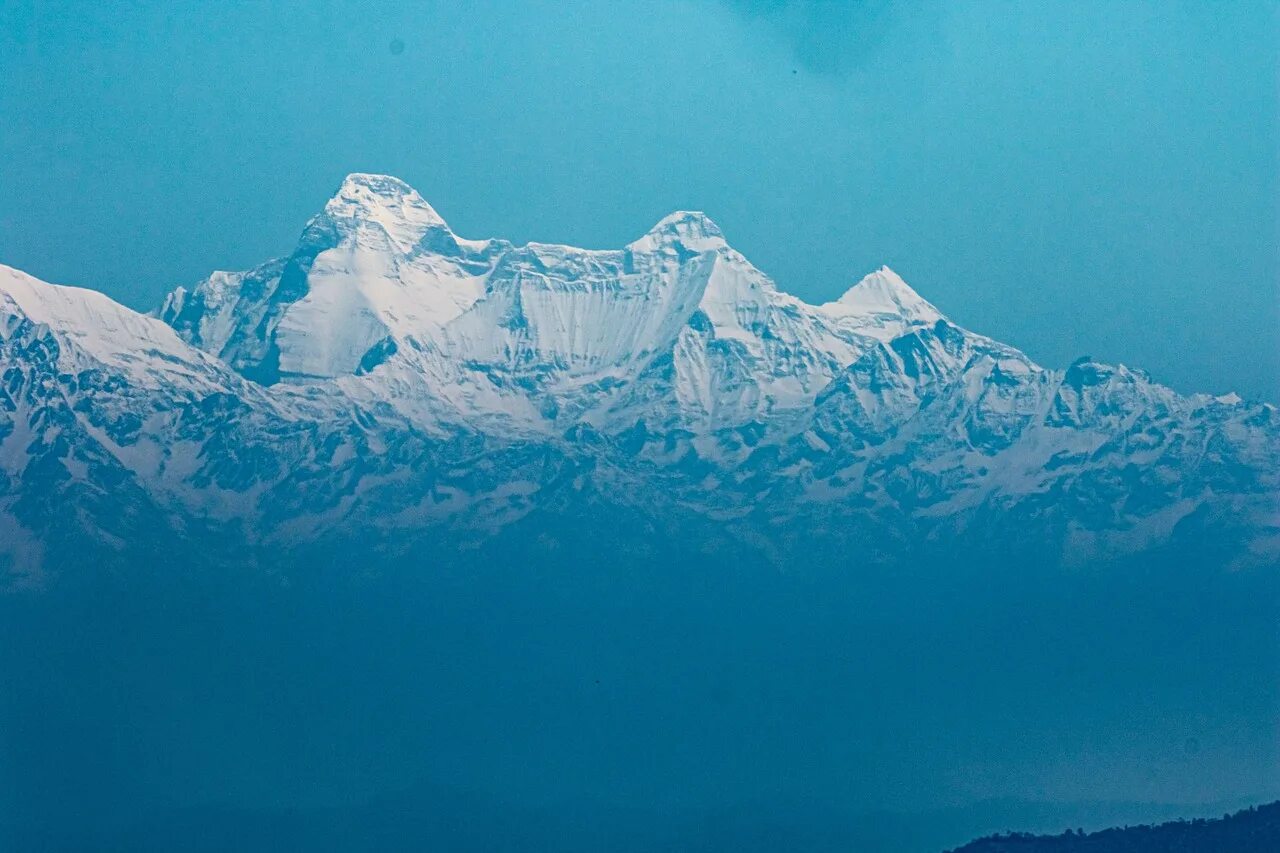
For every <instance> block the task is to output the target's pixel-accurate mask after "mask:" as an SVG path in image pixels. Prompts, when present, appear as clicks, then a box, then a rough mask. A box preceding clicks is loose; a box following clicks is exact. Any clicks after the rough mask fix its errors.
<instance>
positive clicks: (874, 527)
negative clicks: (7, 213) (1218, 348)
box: [0, 174, 1280, 586]
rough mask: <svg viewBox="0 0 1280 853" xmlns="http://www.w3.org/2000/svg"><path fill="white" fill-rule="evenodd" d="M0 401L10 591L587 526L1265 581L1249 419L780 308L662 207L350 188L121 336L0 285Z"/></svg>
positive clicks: (1262, 474)
mask: <svg viewBox="0 0 1280 853" xmlns="http://www.w3.org/2000/svg"><path fill="white" fill-rule="evenodd" d="M0 377H2V384H0V532H3V535H2V536H0V571H2V572H3V573H4V577H5V578H6V582H7V583H8V584H10V585H14V586H26V585H33V586H40V585H42V584H45V583H47V582H49V581H50V580H51V579H52V578H57V577H61V576H65V575H67V574H68V573H69V572H73V571H74V570H73V569H72V568H71V567H72V566H74V565H78V564H82V563H84V562H85V561H86V559H87V558H86V555H87V554H94V555H98V556H97V557H95V560H96V563H97V564H98V565H113V566H128V565H136V564H138V563H139V562H140V561H142V562H145V561H146V560H147V559H148V557H147V555H148V554H154V553H156V552H163V553H168V554H180V553H186V552H189V551H190V550H191V546H190V545H189V544H184V543H190V542H193V541H201V542H208V541H218V542H224V543H229V544H227V545H226V547H227V548H228V549H229V550H233V551H235V552H236V553H238V554H240V555H243V556H245V558H246V559H258V560H265V559H267V558H268V557H270V559H276V558H277V557H278V555H279V554H281V553H282V552H293V553H297V554H299V555H302V554H308V553H310V554H314V553H316V551H315V549H318V548H323V546H324V543H326V542H333V541H339V540H340V541H347V542H351V541H361V542H365V543H368V547H369V548H370V549H373V550H389V551H391V552H396V551H399V550H403V549H406V548H414V547H417V546H418V545H421V544H422V543H435V546H436V547H444V544H445V543H447V544H448V545H449V546H450V547H454V546H457V547H471V546H473V545H476V544H477V543H483V542H484V541H485V540H486V539H488V538H491V537H494V536H497V535H499V534H500V533H502V532H503V531H511V530H517V529H525V528H521V527H520V525H526V526H527V528H528V529H529V530H534V531H536V530H539V529H554V528H555V527H556V525H557V524H570V523H577V522H571V521H569V520H570V519H580V518H581V517H582V515H583V513H584V512H589V515H590V517H591V518H593V519H597V520H598V519H622V518H627V519H630V520H631V522H628V523H632V522H633V523H634V524H635V525H636V527H635V529H636V530H639V531H642V532H641V533H640V534H637V535H639V536H641V537H642V538H643V537H646V536H666V535H674V531H680V533H679V535H682V536H687V537H692V538H693V539H695V540H697V541H705V542H706V543H707V545H706V547H709V548H731V549H732V548H749V549H752V550H754V551H756V552H758V553H763V554H773V555H779V554H786V553H792V552H794V549H796V548H803V549H806V550H807V551H810V552H814V553H826V554H829V555H831V558H832V559H847V558H848V555H850V554H857V555H859V559H862V560H864V561H869V562H874V561H875V560H876V559H878V557H877V555H879V556H880V557H883V556H884V555H885V554H889V553H893V552H895V551H897V552H902V551H903V550H904V549H905V550H910V549H912V548H915V547H931V548H936V549H939V550H941V551H945V550H946V549H948V548H955V547H964V546H965V545H966V543H967V544H968V545H976V544H978V543H984V544H985V545H989V544H990V543H992V542H1004V543H1009V544H1010V547H1014V546H1016V547H1029V546H1028V545H1027V543H1034V546H1035V547H1036V548H1037V549H1038V552H1043V554H1042V555H1043V557H1044V558H1045V559H1048V560H1052V561H1055V562H1058V563H1063V564H1071V563H1078V562H1085V561H1087V560H1089V559H1092V558H1094V557H1098V556H1107V555H1114V554H1124V553H1137V552H1143V551H1150V550H1151V549H1159V548H1183V549H1185V548H1186V547H1189V543H1194V544H1195V547H1209V546H1211V547H1212V548H1214V549H1215V553H1217V554H1218V557H1219V558H1220V559H1221V561H1222V563H1223V565H1227V566H1244V565H1252V564H1258V563H1269V562H1274V561H1275V560H1276V559H1277V557H1280V514H1278V513H1277V496H1278V495H1280V415H1278V414H1277V411H1276V407H1275V406H1274V405H1272V404H1270V403H1265V402H1256V401H1244V400H1241V399H1239V398H1238V397H1236V396H1235V395H1224V396H1211V395H1207V394H1193V395H1182V394H1178V393H1175V392H1174V391H1172V390H1170V389H1169V388H1166V387H1164V386H1162V385H1160V384H1158V383H1156V382H1155V381H1153V380H1152V379H1151V377H1149V376H1148V375H1147V374H1146V373H1144V372H1142V371H1140V370H1136V369H1131V368H1128V367H1124V366H1112V365H1106V364H1101V363H1097V362H1095V361H1093V360H1091V359H1089V358H1082V359H1080V360H1078V361H1077V362H1075V363H1074V364H1072V365H1070V366H1068V367H1066V368H1065V369H1052V368H1046V367H1042V366H1040V365H1038V364H1036V363H1034V362H1033V361H1031V359H1029V358H1028V357H1027V356H1026V355H1024V354H1023V353H1021V352H1019V351H1018V350H1016V349H1014V348H1012V347H1009V346H1006V345H1004V344H1001V343H999V342H997V341H994V340H991V339H989V338H987V337H984V336H982V335H980V334H977V333H975V332H971V331H969V330H967V329H964V328H961V327H960V326H958V325H956V324H955V323H953V322H951V321H950V320H949V319H947V318H946V317H945V316H944V315H943V314H942V313H941V312H940V311H939V310H938V309H937V308H936V307H934V306H933V305H931V304H930V303H929V302H928V301H926V300H925V299H924V298H922V297H921V296H920V295H919V294H917V293H916V292H915V291H914V290H912V288H911V287H910V286H909V285H908V284H907V283H906V282H904V281H903V280H902V279H901V278H900V277H899V276H898V275H897V274H896V273H894V272H893V271H892V270H890V269H888V268H881V269H879V270H876V271H874V272H872V273H870V274H869V275H867V276H865V277H864V278H862V279H861V280H860V281H858V282H857V283H856V284H854V285H853V286H852V287H850V288H849V290H848V291H847V292H846V293H844V294H843V295H842V296H841V297H840V298H838V299H836V300H834V301H832V302H828V303H825V304H821V305H811V304H808V303H806V302H804V301H802V300H800V299H798V298H796V297H794V296H792V295H790V294H788V293H786V292H784V291H782V290H779V289H778V287H777V286H776V285H775V284H774V282H773V281H771V280H770V279H769V277H768V276H767V275H765V274H764V273H763V272H761V271H760V270H758V269H757V268H756V267H754V266H753V265H752V264H751V263H750V262H749V261H748V260H747V259H746V258H745V257H744V256H743V255H742V254H740V253H739V252H737V251H736V250H735V249H733V248H732V247H731V246H730V245H729V243H728V242H727V241H726V239H725V236H724V234H723V233H722V232H721V230H720V229H719V227H718V226H717V225H716V224H715V223H714V222H712V221H711V219H710V218H708V217H707V216H706V215H704V214H702V213H699V212H692V211H680V212H676V213H673V214H671V215H669V216H667V217H665V218H663V219H662V220H661V221H660V222H658V223H657V224H656V225H655V226H654V227H653V228H652V229H651V230H650V231H649V232H648V233H646V234H644V235H643V236H641V237H639V238H638V239H637V240H635V241H634V242H632V243H630V244H628V245H627V246H625V247H624V248H622V249H615V250H587V249H579V248H574V247H571V246H562V245H551V244H542V243H529V244H526V245H520V246H518V245H513V244H512V243H510V242H508V241H504V240H499V239H484V240H473V239H465V238H462V237H459V236H458V235H456V234H454V233H453V231H452V230H451V229H450V227H449V226H448V224H447V223H446V222H445V220H444V219H443V218H442V217H441V216H440V215H439V214H438V213H437V212H436V211H435V210H434V209H433V208H432V207H431V205H430V204H428V203H427V201H426V200H425V199H423V197H422V196H421V195H420V194H419V193H418V192H417V191H415V190H414V189H412V188H411V187H409V186H408V185H407V184H405V183H403V182H402V181H400V180H398V179H396V178H393V177H389V176H383V175H371V174H352V175H350V176H348V177H347V178H346V180H345V181H343V183H342V184H341V186H340V188H339V189H338V191H337V192H336V193H335V194H334V196H333V197H332V198H331V199H330V200H329V201H328V203H327V204H325V206H324V208H323V210H321V212H320V213H318V214H317V215H316V216H314V217H313V218H312V219H311V220H310V221H309V222H308V223H307V224H306V226H305V228H304V229H303V231H302V234H301V236H300V238H299V241H298V244H297V246H296V247H295V248H294V249H293V251H292V252H291V253H290V254H288V255H287V256H283V257H280V258H275V259H270V260H267V261H265V262H264V263H262V264H260V265H258V266H256V267H254V268H252V269H250V270H245V271H238V272H222V271H220V272H215V273H213V274H211V275H210V276H209V277H208V278H206V279H204V280H203V281H200V282H198V283H196V284H194V285H192V286H189V287H178V288H176V289H174V290H173V291H172V292H171V293H170V294H169V295H168V297H167V298H166V299H165V300H164V302H163V304H162V305H161V306H160V307H159V308H158V309H156V310H155V311H154V312H153V313H152V314H150V315H142V314H139V313H136V312H134V311H131V310H129V309H127V308H125V307H123V306H121V305H119V304H117V303H115V302H113V301H112V300H110V299H109V298H108V297H106V296H105V295H103V294H100V293H96V292H93V291H89V290H83V289H79V288H74V287H64V286H57V285H52V284H47V283H44V282H41V281H38V280H36V279H34V278H32V277H30V276H28V275H25V274H24V273H22V272H19V271H17V270H13V269H10V268H8V267H0ZM588 508H589V509H588ZM553 519H559V521H553ZM593 523H598V522H593ZM607 523H609V522H606V524H607ZM1206 543H1209V545H1206ZM200 550H203V546H202V548H201V549H200ZM253 555H257V556H253ZM190 558H191V559H196V558H197V556H196V555H190Z"/></svg>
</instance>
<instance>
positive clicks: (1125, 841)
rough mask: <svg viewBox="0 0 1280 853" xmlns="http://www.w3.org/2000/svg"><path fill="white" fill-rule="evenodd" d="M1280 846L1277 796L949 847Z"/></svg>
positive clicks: (976, 851) (1036, 850)
mask: <svg viewBox="0 0 1280 853" xmlns="http://www.w3.org/2000/svg"><path fill="white" fill-rule="evenodd" d="M1276 850H1280V802H1275V803H1270V804H1269V805H1265V806H1256V807H1252V808H1247V809H1244V810H1243V811H1238V812H1236V813H1235V814H1231V815H1224V816H1223V817H1221V818H1217V819H1203V818H1201V819H1196V820H1178V821H1173V822H1171V823H1162V824H1160V825H1158V826H1126V827H1124V828H1122V829H1121V828H1117V829H1104V830H1102V831H1100V832H1090V833H1084V832H1077V831H1074V830H1067V831H1066V832H1064V833H1063V834H1061V835H1030V834H1028V833H1021V832H1018V833H1010V834H1006V835H994V836H991V837H989V838H982V839H979V840H977V841H971V842H969V843H968V844H966V845H965V846H963V847H959V848H957V849H955V850H953V851H950V853H1157V851H1158V853H1273V851H1276Z"/></svg>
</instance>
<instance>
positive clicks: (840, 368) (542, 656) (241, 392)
mask: <svg viewBox="0 0 1280 853" xmlns="http://www.w3.org/2000/svg"><path fill="white" fill-rule="evenodd" d="M1278 490H1280V413H1278V412H1277V410H1276V408H1275V407H1274V406H1272V405H1270V404H1267V403H1258V402H1247V401H1243V400H1240V399H1239V398H1237V397H1235V396H1234V395H1227V396H1209V395H1204V394H1197V395H1191V396H1184V395H1181V394H1178V393H1175V392H1174V391H1172V390H1170V389H1168V388H1165V387H1163V386H1161V385H1159V384H1157V383H1155V382H1154V381H1152V379H1151V378H1150V377H1148V376H1147V374H1145V373H1143V372H1141V371H1139V370H1135V369H1131V368H1127V367H1121V366H1112V365H1107V364H1101V363H1098V362H1095V361H1092V360H1090V359H1081V360H1079V361H1077V362H1075V363H1073V364H1071V365H1069V366H1066V367H1065V369H1057V368H1051V367H1043V366H1040V365H1037V364H1035V363H1034V362H1032V361H1031V360H1030V359H1029V358H1027V357H1026V356H1025V355H1023V354H1022V353H1021V352H1019V351H1018V350H1016V349H1013V348H1011V347H1009V346H1006V345H1004V344H1001V343H998V342H996V341H993V340H991V339H989V338H986V337H983V336H981V335H979V334H976V333H974V332H971V331H968V330H966V329H964V328H961V327H960V326H958V325H956V324H955V323H953V322H951V321H950V320H948V319H947V318H946V317H945V316H943V315H942V313H941V312H940V311H939V310H938V309H937V308H935V307H934V306H933V305H931V304H930V303H929V302H927V301H925V300H924V299H923V298H922V297H921V296H920V295H918V294H917V293H916V292H915V291H913V290H912V289H911V288H910V287H909V286H908V285H907V284H906V283H905V282H903V280H902V279H901V278H899V277H898V276H897V275H896V274H894V273H893V272H892V271H890V270H888V269H879V270H877V271H874V272H872V273H871V274H870V275H867V276H866V277H865V278H862V279H861V280H860V281H857V283H855V284H854V285H853V286H852V287H850V288H849V290H848V291H847V292H846V293H844V294H843V295H842V296H840V297H839V298H838V299H835V300H834V301H831V302H828V303H825V304H821V305H810V304H806V303H805V302H803V301H801V300H799V299H797V298H795V297H793V296H790V295H788V294H787V293H785V292H782V291H780V290H779V289H777V288H776V287H775V286H774V284H773V282H771V281H770V280H769V278H768V277H767V276H766V275H764V274H763V273H762V272H760V271H759V270H757V269H756V268H755V267H753V266H752V265H751V264H750V263H749V262H748V261H747V260H746V258H744V257H743V256H742V255H741V254H739V253H738V252H736V251H735V250H734V249H733V248H731V247H730V245H729V244H728V243H727V242H726V240H725V237H724V235H723V234H722V233H721V232H720V229H719V228H718V227H717V226H716V225H715V224H714V223H713V222H712V221H711V220H710V219H708V218H707V217H706V216H704V215H702V214H699V213H689V212H681V213H675V214H672V215H670V216H668V217H666V218H664V219H663V220H662V221H660V222H659V223H657V225H655V226H654V227H653V229H652V230H650V231H649V232H648V233H646V234H644V235H643V236H641V237H640V238H639V239H637V240H635V241H634V242H632V243H630V244H629V245H627V246H626V247H624V248H622V249H617V250H610V251H588V250H583V249H575V248H572V247H568V246H557V245H546V244H537V243H532V244H528V245H524V246H515V245H512V244H510V243H507V242H504V241H501V240H469V239H464V238H462V237H459V236H457V235H456V234H454V233H453V231H452V230H451V229H450V228H449V226H448V225H447V224H446V223H445V221H444V220H443V219H442V218H441V217H440V216H439V215H438V214H437V213H436V212H435V211H434V210H433V209H432V208H431V206H430V205H428V204H427V202H426V201H425V200H423V199H422V197H421V196H419V195H418V194H417V193H416V192H414V191H413V190H412V189H410V188H409V187H408V186H406V185H405V184H404V183H402V182H400V181H398V180H396V179H394V178H388V177H381V176H375V175H351V176H350V177H349V178H347V179H346V181H345V182H343V184H342V186H341V188H340V189H339V190H338V192H337V193H336V194H335V195H334V196H333V198H332V199H330V201H329V202H328V203H327V204H326V205H325V206H324V209H323V210H322V211H321V212H320V213H319V214H317V215H316V216H315V217H313V218H312V219H311V221H310V222H309V223H307V225H306V227H305V229H304V230H303V232H302V236H301V238H300V239H299V241H298V244H297V246H296V247H295V248H294V249H293V250H292V252H290V253H289V254H287V255H285V256H283V257H280V258H276V259H271V260H267V261H265V262H264V263H262V264H261V265H259V266H257V267H255V268H253V269H251V270H248V271H244V272H216V273H214V274H212V275H211V276H209V277H208V278H207V279H205V280H204V281H201V282H199V283H197V284H195V285H193V286H191V287H182V288H178V289H176V290H174V291H173V292H172V293H171V294H170V295H169V296H168V298H167V299H165V300H164V302H163V305H162V306H160V307H159V308H158V309H157V310H156V311H155V312H154V313H153V314H150V315H143V314H139V313H137V312H134V311H131V310H129V309H127V308H125V307H122V306H121V305H119V304H117V303H115V302H113V301H112V300H111V299H109V298H108V297H106V296H104V295H103V294H101V293H96V292H93V291H89V290H83V289H77V288H74V287H63V286H55V285H52V284H46V283H43V282H41V281H37V280H36V279H34V278H32V277H30V276H28V275H25V274H23V273H21V272H18V271H16V270H12V269H9V268H3V267H0V586H2V587H3V590H4V594H2V595H0V625H4V626H5V628H6V640H5V642H3V643H0V683H3V684H6V685H10V686H17V687H16V689H6V690H0V837H5V838H14V839H18V841H17V842H16V843H15V849H41V850H67V851H77V853H80V851H91V850H122V849H128V850H164V851H170V850H197V849H210V850H222V849H237V850H278V849H314V850H342V851H356V850H369V851H375V850H387V849H449V850H520V851H527V850H556V851H575V850H581V851H593V853H594V851H609V850H612V851H642V850H728V849H732V850H743V851H747V850H759V851H762V853H763V851H775V850H783V849H786V850H815V851H816V850H822V851H836V850H867V851H877V850H885V851H894V853H898V851H920V853H926V852H927V853H937V851H938V850H942V849H945V848H946V847H954V846H956V845H958V844H962V843H964V842H965V841H967V840H969V839H972V838H975V837H978V836H980V835H983V834H985V833H990V832H995V831H1000V830H1005V829H1009V828H1020V829H1028V830H1037V831H1044V830H1053V829H1056V828H1059V827H1062V826H1068V825H1069V826H1084V827H1090V828H1097V827H1103V826H1109V825H1115V824H1119V823H1126V822H1127V823H1137V822H1151V821H1155V820H1161V819H1168V818H1169V817H1172V816H1178V815H1183V814H1197V813H1204V810H1203V809H1202V808H1200V806H1201V805H1205V804H1215V805H1214V807H1213V809H1212V811H1219V809H1218V807H1217V804H1221V803H1229V804H1231V806H1232V807H1235V806H1238V805H1245V804H1248V803H1250V802H1261V801H1264V800H1273V799H1275V798H1276V796H1280V792H1277V791H1276V789H1275V780H1276V779H1278V778H1280V774H1277V767H1280V755H1277V751H1276V743H1275V738H1274V721H1275V719H1276V718H1277V714H1280V701H1278V700H1277V694H1276V690H1275V685H1276V684H1280V656H1278V655H1277V654H1276V647H1275V642H1274V640H1275V624H1276V610H1275V602H1276V601H1277V600H1280V572H1278V571H1276V569H1277V563H1278V562H1280V559H1278V552H1280V529H1278V521H1277V513H1276V502H1277V493H1278ZM1144 804H1146V805H1144ZM1156 804H1159V805H1156Z"/></svg>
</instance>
